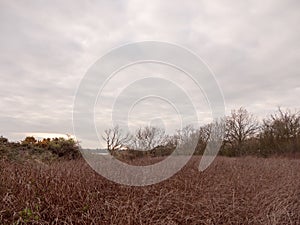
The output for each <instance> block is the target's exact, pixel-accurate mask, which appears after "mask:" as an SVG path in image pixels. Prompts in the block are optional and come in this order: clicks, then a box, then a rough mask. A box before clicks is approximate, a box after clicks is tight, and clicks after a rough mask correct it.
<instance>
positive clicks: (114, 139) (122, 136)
mask: <svg viewBox="0 0 300 225" xmlns="http://www.w3.org/2000/svg"><path fill="white" fill-rule="evenodd" d="M102 139H103V140H104V141H106V146H107V150H108V151H110V152H115V151H117V150H120V149H122V148H126V147H127V146H128V144H129V142H130V140H131V139H132V136H131V135H130V133H129V132H127V133H123V131H122V129H121V128H120V127H119V126H115V127H114V128H110V129H107V130H105V131H104V135H103V136H102Z"/></svg>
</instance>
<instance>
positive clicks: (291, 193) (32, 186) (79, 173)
mask: <svg viewBox="0 0 300 225" xmlns="http://www.w3.org/2000/svg"><path fill="white" fill-rule="evenodd" d="M199 159H200V157H198V156H194V158H193V159H192V160H191V161H190V162H189V164H188V165H187V166H186V167H185V168H184V169H183V170H182V171H180V172H179V173H178V174H176V175H175V176H174V177H172V178H170V179H169V180H166V181H164V182H162V183H159V184H156V185H152V186H147V187H128V186H123V185H118V184H115V183H112V182H110V181H108V180H106V179H105V178H103V177H101V176H100V175H98V174H97V173H95V172H94V171H93V170H92V169H91V168H90V167H89V166H88V165H87V164H86V163H85V161H84V160H82V159H80V160H73V161H57V162H53V163H52V164H50V165H46V164H41V163H39V164H38V163H33V162H32V161H31V162H27V163H14V162H6V161H2V162H1V166H0V169H1V179H0V199H1V204H0V223H1V224H12V223H14V224H22V223H30V224H300V161H299V160H296V159H287V158H286V159H282V158H268V159H264V158H252V157H245V158H223V157H219V158H217V159H216V160H215V162H214V163H213V164H212V165H211V166H210V167H209V168H208V169H207V170H206V171H204V172H202V173H201V172H198V170H197V166H198V162H199ZM139 160H154V159H151V158H149V159H139ZM147 164H148V163H147Z"/></svg>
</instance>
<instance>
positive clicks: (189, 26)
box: [0, 0, 300, 138]
mask: <svg viewBox="0 0 300 225" xmlns="http://www.w3.org/2000/svg"><path fill="white" fill-rule="evenodd" d="M299 21H300V3H299V1H296V0H286V1H284V0H275V1H274V0H266V1H258V0H254V1H233V0H225V1H221V0H217V1H185V2H184V3H183V2H182V1H172V2H169V1H159V0H154V1H147V2H145V1H138V0H130V1H119V0H116V1H92V0H90V1H63V2H62V1H48V2H39V1H26V2H25V1H24V2H20V1H8V0H4V1H1V2H0V32H1V33H0V34H1V35H0V75H1V83H0V97H1V101H0V107H1V112H0V121H1V130H0V131H1V134H3V135H6V136H9V137H17V136H14V135H13V133H20V132H31V131H34V132H43V133H44V132H56V133H57V132H60V133H72V106H73V100H74V97H75V93H76V90H77V87H78V85H79V83H80V80H81V78H82V76H83V75H84V74H85V72H86V71H87V69H88V68H89V67H90V66H91V65H92V64H93V62H95V61H96V60H97V59H98V58H99V57H100V56H102V55H103V54H105V53H107V52H108V51H109V50H110V49H112V48H114V47H116V46H118V45H122V44H124V43H128V42H131V41H141V40H158V41H168V42H174V43H177V44H179V45H182V46H184V47H187V48H189V49H191V50H192V51H193V52H195V53H196V54H197V55H199V56H200V57H201V58H203V59H204V60H205V62H206V63H207V64H208V65H209V66H210V67H211V68H212V70H213V71H214V72H215V75H216V79H217V80H218V82H219V84H220V86H221V88H222V90H223V93H224V97H225V100H226V106H227V109H228V110H230V109H231V108H235V107H239V106H240V105H243V106H246V107H248V108H249V110H250V111H252V112H253V113H256V114H258V116H260V117H262V116H264V115H266V114H267V113H269V112H270V111H271V110H272V109H274V110H275V109H276V107H277V106H278V105H281V106H286V107H290V108H299V107H300V105H299V100H298V96H299V90H300V89H299V87H300V82H299V73H300V67H299V62H300V54H299V47H300V28H299V24H298V23H299ZM122 79H126V77H123V78H121V79H120V81H122ZM121 83H122V82H121ZM139 88H140V89H142V88H143V87H139ZM108 94H110V95H112V94H113V93H108ZM176 95H177V93H174V96H176ZM178 98H180V97H179V96H178ZM104 101H108V99H104ZM103 110H104V111H109V109H103ZM145 110H147V109H145ZM19 137H20V136H18V138H19Z"/></svg>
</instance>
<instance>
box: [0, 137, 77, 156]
mask: <svg viewBox="0 0 300 225" xmlns="http://www.w3.org/2000/svg"><path fill="white" fill-rule="evenodd" d="M80 156H81V154H80V151H79V145H78V143H77V142H76V141H75V140H74V139H72V138H68V139H66V138H62V137H59V138H52V139H50V138H44V139H42V140H36V139H35V138H34V137H26V138H25V139H24V140H22V141H20V142H10V141H9V140H8V139H7V138H5V137H3V136H1V137H0V157H1V158H2V159H8V160H26V159H37V160H42V161H51V160H53V159H58V158H63V159H76V158H79V157H80Z"/></svg>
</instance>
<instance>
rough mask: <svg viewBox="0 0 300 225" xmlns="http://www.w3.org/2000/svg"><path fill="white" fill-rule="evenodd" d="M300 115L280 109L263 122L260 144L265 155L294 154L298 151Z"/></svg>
mask: <svg viewBox="0 0 300 225" xmlns="http://www.w3.org/2000/svg"><path fill="white" fill-rule="evenodd" d="M299 140H300V114H299V112H292V111H290V110H288V109H287V110H285V111H283V110H282V109H281V108H279V109H278V111H277V112H276V113H274V114H272V115H271V116H270V117H269V118H268V119H265V120H263V125H262V132H261V134H260V144H261V147H262V148H263V150H264V153H265V154H270V153H273V152H275V151H277V152H287V151H289V152H295V151H297V149H299V143H300V142H299Z"/></svg>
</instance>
